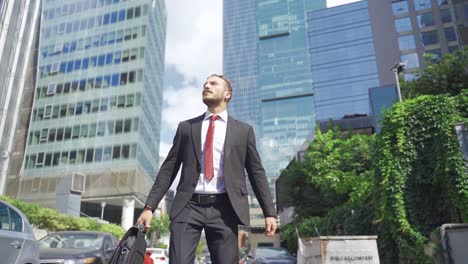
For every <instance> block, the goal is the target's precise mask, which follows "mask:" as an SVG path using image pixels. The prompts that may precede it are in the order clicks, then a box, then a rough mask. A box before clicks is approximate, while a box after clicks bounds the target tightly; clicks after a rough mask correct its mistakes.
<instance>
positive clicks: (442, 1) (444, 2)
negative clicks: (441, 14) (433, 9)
mask: <svg viewBox="0 0 468 264" xmlns="http://www.w3.org/2000/svg"><path fill="white" fill-rule="evenodd" d="M437 4H438V5H439V6H444V5H447V4H448V0H437Z"/></svg>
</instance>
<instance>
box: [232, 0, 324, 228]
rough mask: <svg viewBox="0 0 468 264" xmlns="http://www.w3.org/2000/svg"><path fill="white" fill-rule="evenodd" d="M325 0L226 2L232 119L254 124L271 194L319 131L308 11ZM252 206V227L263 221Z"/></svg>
mask: <svg viewBox="0 0 468 264" xmlns="http://www.w3.org/2000/svg"><path fill="white" fill-rule="evenodd" d="M325 7H326V1H325V0H320V1H316V0H294V1H262V0H259V1H247V0H235V1H224V4H223V15H224V16H223V26H224V30H223V37H224V42H223V46H224V47H223V51H224V56H223V59H224V60H223V71H224V74H226V76H227V77H228V78H229V79H230V80H231V81H232V84H233V99H232V101H231V102H230V106H229V114H231V115H233V116H234V117H235V118H237V119H239V120H241V121H244V122H246V123H248V124H250V125H252V126H253V127H254V129H255V133H256V137H257V147H258V149H259V152H260V155H261V158H262V161H263V165H264V167H265V170H266V173H267V177H268V180H269V183H270V187H271V190H272V191H273V192H274V179H275V178H276V177H277V176H278V175H279V173H280V170H281V169H282V168H285V167H286V165H287V164H288V163H289V161H290V159H291V158H292V157H293V156H294V154H295V153H296V151H297V150H298V148H299V146H300V145H302V144H303V143H304V141H305V140H306V138H308V137H310V136H311V135H312V133H313V130H314V120H315V119H314V106H313V103H314V100H313V88H312V76H311V72H310V60H309V53H308V44H307V41H308V39H307V32H306V24H305V23H306V22H305V12H306V11H307V10H314V9H319V8H325ZM256 207H258V205H255V202H254V201H253V203H252V204H251V219H252V225H263V216H262V215H261V211H260V209H259V208H256Z"/></svg>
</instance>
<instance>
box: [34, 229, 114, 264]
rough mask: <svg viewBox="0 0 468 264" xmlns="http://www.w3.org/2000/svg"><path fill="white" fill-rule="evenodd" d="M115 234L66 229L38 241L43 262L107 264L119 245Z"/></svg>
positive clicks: (49, 263)
mask: <svg viewBox="0 0 468 264" xmlns="http://www.w3.org/2000/svg"><path fill="white" fill-rule="evenodd" d="M117 244H118V240H117V238H116V237H115V236H113V235H112V234H108V233H103V232H91V231H90V232H88V231H64V232H56V233H51V234H49V235H47V236H45V237H44V238H42V239H41V240H39V241H38V245H39V258H40V263H41V264H56V263H67V264H85V263H86V264H88V263H92V264H107V263H108V261H109V260H110V258H111V257H112V253H113V252H114V250H115V248H116V247H117Z"/></svg>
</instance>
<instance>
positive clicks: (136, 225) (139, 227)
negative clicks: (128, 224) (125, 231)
mask: <svg viewBox="0 0 468 264" xmlns="http://www.w3.org/2000/svg"><path fill="white" fill-rule="evenodd" d="M134 227H136V228H138V229H140V231H141V232H142V233H143V234H146V228H145V225H144V224H142V225H139V224H135V225H134Z"/></svg>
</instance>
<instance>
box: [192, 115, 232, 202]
mask: <svg viewBox="0 0 468 264" xmlns="http://www.w3.org/2000/svg"><path fill="white" fill-rule="evenodd" d="M212 115H213V114H212V113H211V112H210V111H206V113H205V118H204V119H203V123H202V131H201V142H200V144H201V151H202V153H201V156H202V160H201V163H202V164H201V167H202V171H201V173H200V177H199V178H198V183H197V187H196V188H195V193H200V194H213V193H224V192H226V187H225V186H224V171H223V160H224V140H225V139H226V127H227V121H228V114H227V112H226V111H224V112H221V113H219V114H218V116H219V118H218V119H216V120H215V121H214V122H215V130H214V138H213V170H214V177H213V178H212V179H211V181H208V180H207V179H206V178H205V141H206V134H207V133H208V127H209V126H210V116H212Z"/></svg>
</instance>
